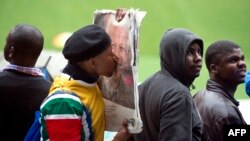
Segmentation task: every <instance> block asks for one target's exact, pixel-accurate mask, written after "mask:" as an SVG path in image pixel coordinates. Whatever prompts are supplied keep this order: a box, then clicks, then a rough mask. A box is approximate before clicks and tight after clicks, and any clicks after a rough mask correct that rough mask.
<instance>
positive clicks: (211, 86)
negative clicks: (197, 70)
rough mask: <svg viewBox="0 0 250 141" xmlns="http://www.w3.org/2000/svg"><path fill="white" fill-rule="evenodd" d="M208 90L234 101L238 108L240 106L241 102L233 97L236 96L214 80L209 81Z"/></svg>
mask: <svg viewBox="0 0 250 141" xmlns="http://www.w3.org/2000/svg"><path fill="white" fill-rule="evenodd" d="M207 90H209V91H214V92H217V93H219V94H221V95H223V96H224V97H226V98H227V99H229V100H230V101H232V102H233V103H234V104H235V105H236V106H239V102H238V101H237V100H236V99H235V98H234V97H233V95H234V94H233V93H232V92H230V91H229V90H226V88H225V87H223V86H222V85H220V84H219V83H217V82H215V81H213V80H208V81H207Z"/></svg>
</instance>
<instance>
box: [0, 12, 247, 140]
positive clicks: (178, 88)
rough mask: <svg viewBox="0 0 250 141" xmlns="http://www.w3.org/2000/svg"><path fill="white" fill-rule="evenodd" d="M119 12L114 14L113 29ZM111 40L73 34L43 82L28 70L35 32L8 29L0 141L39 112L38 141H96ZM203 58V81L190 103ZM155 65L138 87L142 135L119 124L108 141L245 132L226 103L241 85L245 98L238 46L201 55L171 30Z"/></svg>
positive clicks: (179, 31) (99, 34)
mask: <svg viewBox="0 0 250 141" xmlns="http://www.w3.org/2000/svg"><path fill="white" fill-rule="evenodd" d="M125 12H126V11H122V10H117V14H116V16H117V21H118V22H119V21H120V19H122V18H123V16H124V13H125ZM112 38H113V37H112V35H111V34H109V33H108V32H106V31H105V30H104V29H103V28H101V27H100V26H97V25H95V24H90V25H86V26H84V27H81V28H79V29H77V30H76V31H75V32H74V33H73V34H72V35H71V36H70V37H69V39H68V40H67V41H66V43H65V45H64V48H63V50H62V54H63V56H64V57H65V58H66V59H67V61H68V63H67V65H66V66H65V67H64V69H63V70H62V72H59V74H58V75H57V76H56V77H55V78H54V81H53V82H49V81H47V80H46V79H45V78H44V77H43V75H44V74H43V73H42V72H41V70H39V69H38V68H36V67H35V64H36V61H37V59H38V57H39V55H40V53H41V51H42V49H43V42H44V39H43V34H42V32H41V31H40V30H39V29H37V28H36V27H35V26H33V25H29V24H18V25H16V26H15V27H13V28H12V29H11V30H10V32H9V34H8V35H7V37H6V44H5V47H4V57H5V60H6V61H8V62H9V64H8V65H7V66H5V67H4V68H3V70H2V72H0V90H1V103H0V108H1V112H2V114H1V117H0V120H1V123H2V124H1V127H0V128H1V135H2V138H5V139H7V140H15V141H21V140H23V139H24V137H25V135H26V133H27V131H28V130H29V128H30V127H31V125H32V123H33V120H34V116H35V111H37V110H39V109H40V110H41V118H40V122H41V140H53V141H80V140H84V141H103V140H104V131H105V115H104V101H103V96H102V92H101V91H100V88H99V86H98V84H97V81H98V79H99V77H100V76H106V77H111V76H112V75H113V74H114V73H115V69H116V68H117V67H118V65H119V59H121V58H120V56H119V55H118V54H117V52H114V49H112ZM203 54H204V55H205V64H206V67H207V70H208V72H209V79H208V80H207V84H206V88H205V89H204V90H200V91H199V92H197V93H196V94H195V95H194V96H192V94H191V92H190V89H191V87H192V86H193V81H194V80H195V79H196V78H197V77H199V75H200V71H201V68H202V62H203ZM159 57H160V66H161V67H160V70H159V71H158V72H156V73H155V74H153V75H152V76H150V77H149V78H148V79H146V80H145V81H144V82H142V83H141V84H140V85H139V86H138V89H139V108H140V114H141V118H142V122H143V130H142V132H140V133H138V134H131V133H129V130H128V120H127V119H124V122H123V123H121V129H120V130H119V131H118V132H117V134H116V135H115V136H114V139H113V140H114V141H157V140H164V141H200V140H201V141H223V139H224V133H223V129H224V126H225V125H235V124H238V125H247V123H246V122H245V120H244V118H243V116H242V114H241V112H240V110H239V108H238V106H239V102H238V101H237V100H236V99H235V97H234V96H235V91H236V90H237V86H238V85H239V84H242V83H244V82H245V84H246V93H248V94H249V93H250V92H249V91H250V86H249V85H250V81H249V80H250V79H249V76H246V63H245V61H244V54H243V52H242V50H241V48H240V45H238V44H237V43H235V42H233V41H230V40H218V41H215V42H214V43H212V44H211V45H209V46H208V47H207V49H206V51H204V44H203V39H202V38H201V37H199V36H198V35H196V34H195V33H193V32H192V31H190V30H189V29H185V28H172V29H168V30H167V31H166V32H165V33H164V35H163V37H162V39H161V42H160V46H159ZM247 78H248V79H247Z"/></svg>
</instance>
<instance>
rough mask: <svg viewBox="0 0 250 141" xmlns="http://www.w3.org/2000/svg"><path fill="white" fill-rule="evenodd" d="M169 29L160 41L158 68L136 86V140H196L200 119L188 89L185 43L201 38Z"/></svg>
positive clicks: (197, 139) (198, 138)
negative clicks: (138, 117) (138, 123)
mask: <svg viewBox="0 0 250 141" xmlns="http://www.w3.org/2000/svg"><path fill="white" fill-rule="evenodd" d="M170 32H171V33H170V34H169V31H168V32H166V33H165V35H164V37H163V39H162V42H161V45H160V50H161V51H160V57H161V70H160V71H159V72H157V73H155V74H154V75H153V76H151V77H150V78H148V79H147V80H146V81H145V82H143V83H142V84H141V85H140V86H139V95H140V97H139V107H140V114H141V118H142V121H143V131H142V132H141V133H139V134H136V135H135V140H136V141H199V140H200V136H201V121H200V117H199V115H198V111H197V109H196V107H195V105H194V102H193V99H192V96H191V94H190V91H189V86H190V84H191V83H192V82H191V81H190V80H188V78H187V75H186V68H185V65H186V64H185V60H186V50H187V48H188V46H189V45H190V44H191V43H192V42H193V41H194V40H199V41H201V39H199V38H198V37H197V36H196V35H194V34H193V33H190V32H189V31H186V30H184V29H175V30H174V31H171V30H170ZM166 37H167V38H166ZM201 42H202V41H201ZM201 47H202V46H201Z"/></svg>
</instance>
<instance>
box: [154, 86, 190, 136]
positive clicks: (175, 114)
mask: <svg viewBox="0 0 250 141" xmlns="http://www.w3.org/2000/svg"><path fill="white" fill-rule="evenodd" d="M189 95H190V93H189V91H186V90H183V91H176V93H173V94H171V95H170V94H168V95H165V97H164V98H162V101H161V109H160V111H159V112H160V131H159V132H160V134H159V139H158V140H159V141H163V140H164V141H166V140H167V141H191V140H192V97H191V95H190V96H189Z"/></svg>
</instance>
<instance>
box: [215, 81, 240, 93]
mask: <svg viewBox="0 0 250 141" xmlns="http://www.w3.org/2000/svg"><path fill="white" fill-rule="evenodd" d="M211 80H213V81H215V82H216V83H218V84H220V85H221V86H222V87H223V88H224V90H226V91H227V92H228V93H229V94H230V95H231V96H233V97H234V93H235V91H236V89H237V85H235V84H233V83H230V82H225V81H223V80H219V79H211Z"/></svg>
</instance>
